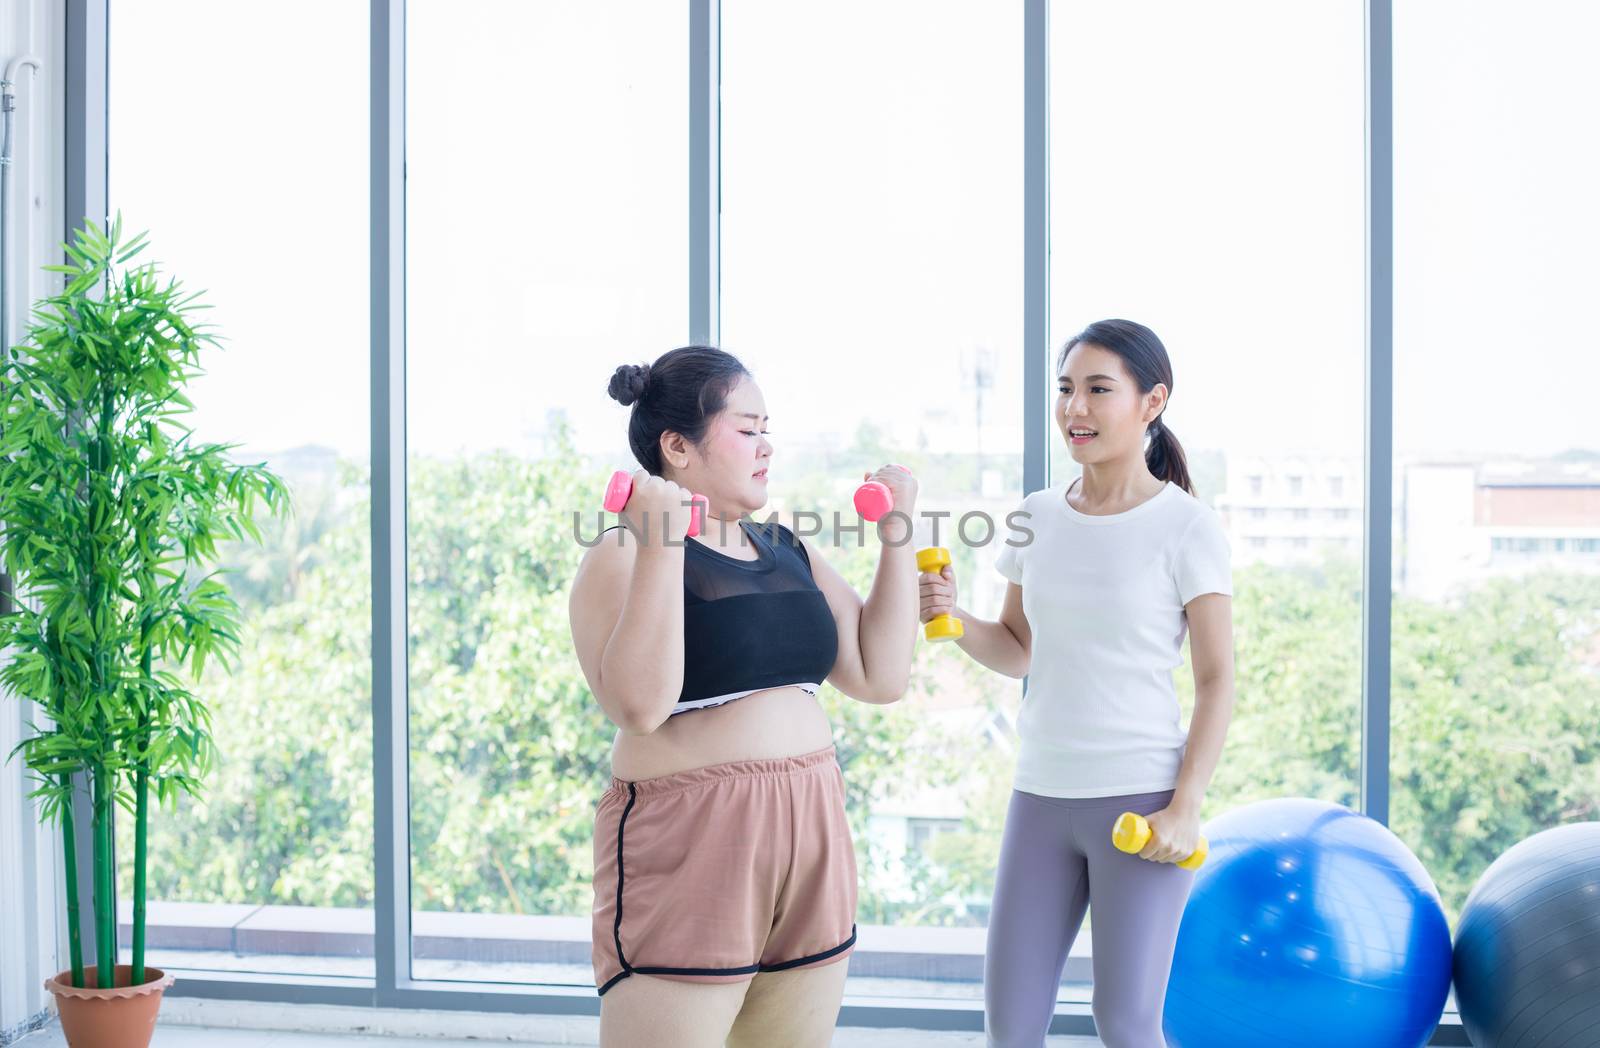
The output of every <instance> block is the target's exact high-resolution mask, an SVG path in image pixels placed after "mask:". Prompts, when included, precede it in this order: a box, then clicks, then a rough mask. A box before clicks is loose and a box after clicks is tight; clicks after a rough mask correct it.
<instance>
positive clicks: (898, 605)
mask: <svg viewBox="0 0 1600 1048" xmlns="http://www.w3.org/2000/svg"><path fill="white" fill-rule="evenodd" d="M880 527H881V528H882V538H883V546H882V548H881V549H880V550H879V553H878V570H877V573H876V574H875V575H874V576H873V578H872V590H871V592H870V593H868V594H867V599H866V600H865V601H863V600H862V599H861V596H860V595H859V594H857V593H856V591H855V588H854V587H852V586H851V585H850V583H849V582H847V581H845V578H844V576H842V575H840V574H839V572H838V571H836V570H835V569H834V568H833V566H832V565H831V564H829V563H828V562H827V560H826V559H824V558H823V556H822V554H821V553H820V552H818V550H817V548H816V547H815V546H813V545H811V544H810V543H809V542H806V541H805V540H804V539H801V540H800V541H801V542H802V544H803V545H804V546H805V549H806V555H807V557H809V558H810V560H811V576H812V578H814V579H815V580H816V583H817V588H818V589H820V590H821V591H822V595H823V597H825V598H826V599H827V601H828V607H829V609H830V610H831V611H832V612H833V621H834V624H835V626H836V627H837V629H838V634H839V655H838V658H837V659H835V660H834V663H833V672H831V673H829V674H828V683H829V684H832V685H833V686H834V687H835V688H838V689H839V690H840V691H842V692H844V693H845V694H846V695H848V696H850V697H851V698H852V699H859V700H860V701H862V702H870V703H874V704H877V705H883V704H886V703H890V702H895V701H897V700H898V699H900V698H901V697H902V696H903V695H905V692H906V687H907V685H908V684H909V683H910V680H911V655H912V651H913V649H914V648H915V647H916V642H917V555H916V550H914V549H913V548H912V544H911V542H910V541H909V536H908V534H907V533H906V530H905V529H906V528H907V527H908V525H907V523H906V522H905V521H902V520H899V519H897V518H893V517H891V518H888V519H886V520H884V521H883V522H881V524H880Z"/></svg>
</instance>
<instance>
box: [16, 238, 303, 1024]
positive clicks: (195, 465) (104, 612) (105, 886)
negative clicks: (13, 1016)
mask: <svg viewBox="0 0 1600 1048" xmlns="http://www.w3.org/2000/svg"><path fill="white" fill-rule="evenodd" d="M121 226H122V222H121V219H120V217H119V218H118V219H117V220H116V221H115V222H114V223H113V224H112V225H111V228H110V229H109V230H108V231H105V232H102V230H101V229H100V228H99V227H97V226H96V225H95V224H93V223H87V224H86V225H85V226H84V227H83V228H82V229H81V230H78V231H76V232H75V234H74V237H73V243H72V244H70V245H67V246H66V252H67V257H68V259H69V262H68V263H67V264H65V265H60V266H50V267H48V268H49V269H51V270H52V271H55V272H59V273H62V274H63V275H64V276H63V279H64V284H65V286H64V287H63V289H62V291H61V293H60V294H58V295H55V296H53V297H49V298H45V299H43V300H41V301H40V302H39V303H38V304H37V305H36V306H35V308H34V311H33V323H32V326H31V328H30V330H29V332H28V335H27V338H26V341H25V344H24V345H22V346H17V347H5V348H4V351H3V354H0V529H3V534H0V556H3V559H4V565H5V570H6V572H7V573H8V574H9V575H10V576H11V578H12V580H13V584H14V588H15V591H16V606H15V608H14V609H13V610H11V611H9V612H8V613H6V614H4V615H3V616H0V653H3V659H0V688H3V689H4V690H5V691H6V692H8V693H9V694H11V695H14V696H16V697H17V698H19V699H22V700H25V701H31V702H32V703H33V704H34V705H35V706H36V710H35V712H36V714H37V716H35V717H34V718H33V719H32V724H31V731H30V733H29V734H28V736H27V737H26V738H24V740H23V741H22V743H21V744H20V745H19V746H18V747H17V749H16V750H15V751H13V752H12V753H11V754H9V755H7V756H8V757H14V756H16V755H17V754H18V753H20V754H21V755H22V758H23V759H24V761H25V763H26V766H27V768H28V770H29V772H30V773H31V779H32V780H33V783H34V789H33V793H32V796H34V797H37V798H38V799H39V801H40V809H41V811H42V813H43V815H44V817H45V819H46V821H47V822H49V823H53V824H55V825H58V826H59V827H60V830H61V846H62V849H63V854H64V858H65V867H66V880H67V886H68V892H67V904H66V909H67V913H66V917H67V928H68V942H69V950H70V953H71V966H70V968H68V969H67V970H65V971H63V972H62V973H61V974H59V975H57V976H56V977H55V978H54V979H51V980H50V981H49V982H47V983H46V986H47V987H48V988H49V989H50V990H51V992H53V993H54V994H55V995H56V1003H57V1006H58V1009H59V1011H60V1013H61V1025H62V1027H63V1030H64V1031H65V1033H66V1036H67V1041H68V1043H69V1044H70V1045H72V1048H97V1046H99V1045H116V1046H118V1048H130V1046H132V1048H145V1046H146V1045H148V1044H149V1041H150V1036H151V1033H152V1031H153V1029H154V1025H155V1016H156V1012H157V1010H158V1009H159V1008H160V1004H161V995H162V993H163V991H164V990H165V989H166V987H168V986H170V985H171V983H172V978H171V976H168V975H166V974H164V973H163V972H161V971H159V970H158V969H155V968H149V967H146V965H145V895H146V867H147V863H148V860H149V855H148V852H147V840H148V832H147V831H148V826H149V820H150V806H151V803H152V801H154V802H156V803H161V802H166V801H170V800H172V799H174V798H175V797H176V796H177V794H178V793H179V792H188V793H191V794H192V793H195V792H196V791H197V790H198V789H199V785H200V780H201V777H202V776H203V775H204V773H205V771H206V768H207V766H208V763H209V760H210V755H211V751H210V733H209V728H210V717H209V714H208V712H207V710H206V706H205V703H204V702H203V701H202V699H201V697H200V696H198V695H196V694H195V693H194V692H193V691H191V690H190V686H191V684H193V683H196V682H198V681H199V680H200V679H201V675H202V673H203V672H204V669H205V666H206V663H207V660H208V659H212V658H213V657H215V659H216V660H217V661H220V662H222V663H223V664H224V666H225V667H226V665H227V662H228V657H229V656H230V655H232V654H234V653H236V652H237V649H238V623H237V619H238V611H239V609H238V605H237V604H236V603H235V602H234V600H233V598H232V597H231V595H230V594H229V591H228V588H227V586H226V584H225V583H224V582H223V580H222V579H221V578H219V577H218V575H219V574H220V573H219V572H209V573H208V572H207V571H206V569H207V567H208V565H209V564H211V563H213V562H214V561H215V560H216V557H217V542H218V541H219V540H226V539H230V538H231V539H242V538H244V537H245V536H246V535H248V536H250V537H251V538H252V539H254V540H255V541H257V542H259V541H260V533H259V531H258V530H257V527H256V524H255V521H254V519H253V513H254V511H255V510H256V508H257V506H258V504H259V505H260V506H262V507H265V508H266V509H268V510H270V511H272V512H273V513H274V514H279V513H282V512H285V511H286V510H287V509H288V498H287V490H286V489H285V488H284V487H283V484H282V482H281V481H280V480H279V479H278V478H277V477H276V476H274V475H273V474H272V473H270V472H268V471H267V470H266V469H265V468H264V467H262V466H260V465H253V466H246V465H236V464H234V463H233V462H231V461H230V460H229V459H228V456H227V452H228V451H229V450H230V449H232V448H234V447H237V446H238V445H234V444H228V445H221V444H202V443H197V442H193V441H192V440H191V436H192V434H191V432H190V430H189V429H188V428H187V427H185V426H184V425H183V424H182V422H181V421H180V419H181V417H182V416H183V415H185V414H186V413H187V412H189V411H191V410H192V409H193V406H194V405H193V404H192V403H191V402H190V401H189V400H188V399H187V398H186V397H185V396H184V393H183V389H184V386H185V384H186V383H188V382H189V381H190V380H191V379H192V378H193V377H195V376H196V375H199V374H201V373H202V372H201V369H200V368H199V367H198V357H199V353H200V351H201V349H202V348H204V347H207V346H215V345H216V344H217V338H216V336H214V335H212V334H211V333H209V331H208V330H207V329H206V327H205V325H200V324H197V323H195V322H194V321H193V319H192V314H193V313H194V312H195V311H196V310H198V309H202V308H205V307H203V306H200V305H198V304H197V303H196V301H195V299H196V297H197V296H194V295H187V294H186V293H185V292H184V291H183V290H182V289H181V288H180V286H179V284H178V282H177V281H175V280H166V281H163V279H162V277H161V275H160V273H159V271H158V268H157V266H156V265H155V264H154V263H140V264H132V263H131V262H130V260H131V259H133V258H134V257H135V256H136V255H138V254H139V252H140V251H141V250H142V249H143V248H144V246H145V238H144V236H143V235H142V234H141V235H140V236H138V237H135V238H133V239H132V240H131V241H129V242H127V243H123V242H122V229H121ZM78 776H81V780H80V781H82V782H84V783H85V784H86V785H87V787H88V792H89V795H90V797H91V798H92V803H91V804H90V806H89V807H90V812H91V815H90V818H91V821H92V832H91V834H90V838H91V840H92V841H93V847H92V854H91V855H89V856H82V855H79V854H78V851H77V847H76V841H75V839H74V835H73V830H74V826H73V821H74V815H75V813H74V810H73V804H72V792H73V779H74V777H78ZM116 807H121V808H122V809H123V810H124V812H125V815H126V816H128V817H131V818H132V819H133V820H134V854H133V864H134V867H133V934H132V943H131V946H132V956H131V962H132V963H130V964H119V963H117V962H118V960H119V956H118V954H119V950H118V943H117V900H116V884H117V878H116V870H115V868H114V858H113V848H112V839H113V838H112V826H113V822H112V816H113V812H114V809H115V808H116ZM86 860H87V861H88V862H90V863H92V868H93V877H92V883H93V886H94V888H93V920H94V932H95V934H94V945H95V948H96V950H95V952H96V956H95V957H94V958H92V960H91V963H89V964H88V965H87V966H86V965H85V963H84V961H85V958H84V957H83V948H82V942H81V928H82V924H81V920H82V917H81V915H80V913H79V905H78V893H77V869H78V864H79V863H81V862H84V861H86Z"/></svg>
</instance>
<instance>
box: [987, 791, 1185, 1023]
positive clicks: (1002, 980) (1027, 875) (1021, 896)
mask: <svg viewBox="0 0 1600 1048" xmlns="http://www.w3.org/2000/svg"><path fill="white" fill-rule="evenodd" d="M1171 799H1172V791H1171V790H1163V791H1162V792H1160V793H1136V794H1130V795H1128V796H1122V797H1085V798H1067V797H1041V796H1039V795H1037V794H1033V793H1024V792H1022V791H1021V790H1013V791H1012V793H1011V805H1010V807H1009V809H1008V810H1007V812H1006V829H1005V838H1004V840H1003V842H1002V843H1001V846H1000V869H999V872H998V873H997V874H996V876H995V884H994V906H993V907H992V908H991V910H990V912H989V943H988V950H987V952H986V954H985V956H984V966H983V998H984V1028H985V1030H986V1031H987V1032H988V1043H989V1046H990V1048H1040V1046H1041V1045H1043V1044H1044V1037H1045V1031H1046V1030H1048V1029H1049V1026H1050V1017H1051V1016H1052V1015H1053V1014H1054V1013H1055V1005H1056V991H1057V989H1058V988H1059V987H1060V985H1061V971H1062V969H1063V968H1064V967H1065V965H1066V962H1067V951H1068V950H1070V949H1071V948H1072V940H1073V939H1075V938H1076V937H1077V935H1078V927H1079V926H1080V925H1081V924H1082V923H1083V912H1084V909H1085V908H1086V907H1088V906H1090V905H1092V906H1093V907H1094V921H1093V922H1092V923H1091V925H1090V931H1091V933H1092V935H1093V954H1094V962H1093V966H1094V1021H1095V1027H1096V1029H1097V1031H1098V1032H1099V1035H1100V1039H1101V1040H1102V1041H1103V1042H1105V1045H1106V1048H1165V1045H1166V1041H1165V1039H1164V1038H1163V1037H1162V1035H1161V1007H1162V1004H1163V1002H1164V1001H1165V1000H1166V996H1167V974H1168V972H1169V970H1170V969H1171V967H1172V948H1173V945H1174V943H1176V942H1177V938H1178V922H1179V921H1180V920H1181V919H1182V917H1183V906H1184V903H1185V902H1187V901H1188V898H1189V888H1190V885H1191V884H1193V882H1194V874H1193V873H1190V872H1189V871H1188V870H1180V869H1179V868H1178V867H1177V866H1175V865H1173V864H1171V863H1157V862H1149V861H1147V860H1145V859H1141V858H1139V857H1138V856H1137V855H1128V854H1126V853H1124V852H1120V851H1118V850H1117V849H1116V848H1114V847H1113V846H1112V844H1111V825H1112V823H1114V822H1116V819H1117V816H1118V815H1120V814H1121V813H1122V812H1124V811H1133V812H1138V813H1139V814H1140V815H1149V814H1150V813H1151V812H1155V811H1160V810H1161V809H1162V808H1165V807H1166V806H1167V804H1168V802H1169V801H1171Z"/></svg>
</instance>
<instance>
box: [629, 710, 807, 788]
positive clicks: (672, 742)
mask: <svg viewBox="0 0 1600 1048" xmlns="http://www.w3.org/2000/svg"><path fill="white" fill-rule="evenodd" d="M832 743H833V728H832V726H831V725H830V724H829V723H828V715H827V714H826V713H824V712H823V710H822V705H821V704H820V703H819V702H817V698H816V696H815V695H811V694H808V693H807V692H806V691H804V690H803V689H801V688H797V687H793V686H788V687H782V688H768V689H767V690H766V691H758V692H756V693H754V694H753V695H746V696H745V697H744V698H742V699H735V700H733V701H732V702H728V703H724V704H723V705H721V706H708V707H706V708H705V709H700V710H685V711H684V712H682V713H677V714H673V715H672V716H670V717H668V718H667V719H666V720H665V721H664V722H662V724H661V726H660V727H658V728H657V729H656V730H655V731H653V732H651V733H650V734H649V735H628V734H626V733H624V732H622V731H618V732H617V737H616V741H615V742H613V743H612V745H611V774H613V775H615V776H616V777H617V778H619V779H622V780H624V781H628V782H636V781H638V780H640V779H655V778H659V777H661V776H663V775H672V774H674V773H676V772H680V771H688V770H689V769H691V768H704V767H706V766H707V765H710V764H726V763H728V762H729V761H747V760H766V759H769V758H772V757H794V756H798V755H799V754H802V753H813V752H815V751H817V750H821V749H826V748H827V747H828V746H830V745H832Z"/></svg>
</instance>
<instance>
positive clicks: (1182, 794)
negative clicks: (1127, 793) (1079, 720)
mask: <svg viewBox="0 0 1600 1048" xmlns="http://www.w3.org/2000/svg"><path fill="white" fill-rule="evenodd" d="M1184 614H1185V615H1186V616H1188V619H1189V662H1190V665H1191V667H1192V668H1193V670H1194V716H1193V717H1191V718H1190V719H1189V743H1188V746H1187V747H1186V749H1185V751H1184V756H1183V767H1182V768H1181V769H1180V770H1179V772H1178V785H1177V788H1176V789H1175V790H1174V792H1173V795H1172V801H1171V802H1170V803H1169V804H1168V805H1167V807H1166V808H1165V809H1164V810H1162V811H1160V812H1157V813H1156V814H1154V815H1152V816H1150V829H1151V834H1150V843H1149V844H1147V845H1145V848H1144V850H1143V851H1141V852H1140V853H1139V855H1140V856H1141V857H1142V858H1146V859H1155V860H1156V861H1157V862H1179V861H1181V860H1183V859H1184V858H1187V857H1188V855H1189V854H1190V853H1191V852H1193V851H1194V848H1195V844H1196V843H1197V842H1198V838H1199V835H1200V805H1201V802H1202V801H1204V800H1205V795H1206V788H1207V787H1208V786H1210V785H1211V775H1212V773H1213V772H1215V771H1216V770H1217V762H1218V761H1219V760H1220V759H1221V757H1222V744H1223V742H1224V740H1225V739H1226V738H1227V735H1228V722H1229V721H1230V720H1231V719H1232V717H1233V598H1231V597H1229V596H1227V595H1226V594H1223V593H1202V594H1201V595H1200V596H1198V597H1196V598H1194V599H1193V600H1191V601H1190V602H1189V603H1188V604H1186V605H1185V606H1184Z"/></svg>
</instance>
